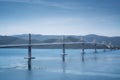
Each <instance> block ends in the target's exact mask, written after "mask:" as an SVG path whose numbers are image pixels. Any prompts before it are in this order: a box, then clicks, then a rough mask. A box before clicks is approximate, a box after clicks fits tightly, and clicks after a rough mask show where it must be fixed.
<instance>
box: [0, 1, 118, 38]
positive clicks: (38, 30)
mask: <svg viewBox="0 0 120 80" xmlns="http://www.w3.org/2000/svg"><path fill="white" fill-rule="evenodd" d="M26 33H32V34H43V35H87V34H97V35H104V36H120V0H0V35H14V34H26Z"/></svg>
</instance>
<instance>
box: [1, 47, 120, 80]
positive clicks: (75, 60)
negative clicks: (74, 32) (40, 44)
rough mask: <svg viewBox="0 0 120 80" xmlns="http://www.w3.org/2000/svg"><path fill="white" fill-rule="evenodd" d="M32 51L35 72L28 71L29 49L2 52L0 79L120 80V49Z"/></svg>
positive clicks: (33, 70)
mask: <svg viewBox="0 0 120 80" xmlns="http://www.w3.org/2000/svg"><path fill="white" fill-rule="evenodd" d="M61 54H62V50H61V49H32V56H33V57H36V59H34V60H32V70H31V71H29V70H28V69H27V59H24V57H27V49H0V80H120V50H116V51H110V50H107V51H106V52H103V50H102V49H101V50H98V52H97V53H94V50H92V49H91V50H90V49H87V50H85V55H84V57H82V53H81V50H80V49H67V50H66V54H67V55H66V61H65V62H62V57H61Z"/></svg>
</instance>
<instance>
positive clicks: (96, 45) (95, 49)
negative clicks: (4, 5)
mask: <svg viewBox="0 0 120 80" xmlns="http://www.w3.org/2000/svg"><path fill="white" fill-rule="evenodd" d="M96 47H97V44H96V43H95V53H97V48H96Z"/></svg>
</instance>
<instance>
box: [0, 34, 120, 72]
mask: <svg viewBox="0 0 120 80" xmlns="http://www.w3.org/2000/svg"><path fill="white" fill-rule="evenodd" d="M73 44H77V45H81V46H82V47H81V49H82V56H84V53H85V49H86V47H85V45H92V46H94V48H93V49H94V53H97V45H100V46H102V48H103V49H104V50H103V51H104V52H105V51H106V49H110V50H112V49H120V47H115V46H112V45H106V44H104V43H96V42H64V37H63V42H61V43H39V44H32V43H31V34H29V42H28V44H9V45H0V48H28V57H27V58H25V59H28V70H31V60H32V59H35V57H32V55H31V54H32V53H31V49H32V47H39V46H49V45H61V46H62V61H63V62H65V56H66V55H67V54H65V49H66V47H65V45H73Z"/></svg>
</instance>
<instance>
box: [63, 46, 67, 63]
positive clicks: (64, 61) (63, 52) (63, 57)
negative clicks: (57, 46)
mask: <svg viewBox="0 0 120 80" xmlns="http://www.w3.org/2000/svg"><path fill="white" fill-rule="evenodd" d="M62 51H63V54H62V61H63V62H65V55H66V54H65V44H63V49H62Z"/></svg>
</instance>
